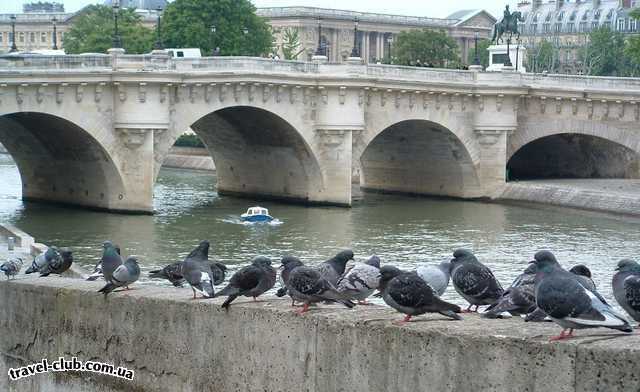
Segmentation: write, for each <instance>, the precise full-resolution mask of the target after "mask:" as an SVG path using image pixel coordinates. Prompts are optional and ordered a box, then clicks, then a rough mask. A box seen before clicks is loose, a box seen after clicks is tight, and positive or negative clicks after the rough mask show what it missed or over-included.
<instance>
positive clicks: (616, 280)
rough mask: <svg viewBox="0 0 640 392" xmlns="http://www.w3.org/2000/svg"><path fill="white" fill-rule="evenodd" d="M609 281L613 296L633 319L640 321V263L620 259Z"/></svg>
mask: <svg viewBox="0 0 640 392" xmlns="http://www.w3.org/2000/svg"><path fill="white" fill-rule="evenodd" d="M616 271H618V272H616V273H615V275H613V279H612V282H611V286H612V287H613V296H614V297H615V298H616V301H618V303H619V304H620V306H622V308H623V309H624V310H625V311H626V312H627V313H628V314H629V316H631V318H633V319H634V320H635V321H638V322H640V265H639V264H638V263H636V262H635V261H632V260H627V259H625V260H621V261H620V262H619V263H618V267H617V268H616Z"/></svg>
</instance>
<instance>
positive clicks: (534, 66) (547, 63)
mask: <svg viewBox="0 0 640 392" xmlns="http://www.w3.org/2000/svg"><path fill="white" fill-rule="evenodd" d="M559 67H560V56H559V51H558V48H556V47H555V46H554V45H553V44H552V43H551V42H549V41H547V40H543V41H541V42H540V43H539V44H538V45H535V46H533V47H532V48H531V49H530V53H529V56H528V61H527V71H529V72H534V73H540V72H550V73H555V72H557V71H558V68H559Z"/></svg>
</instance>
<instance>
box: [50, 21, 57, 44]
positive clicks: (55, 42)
mask: <svg viewBox="0 0 640 392" xmlns="http://www.w3.org/2000/svg"><path fill="white" fill-rule="evenodd" d="M51 21H52V22H53V47H52V49H53V50H58V36H57V34H58V30H57V26H56V22H57V21H58V19H56V18H55V17H54V18H53V19H51Z"/></svg>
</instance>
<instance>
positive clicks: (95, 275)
mask: <svg viewBox="0 0 640 392" xmlns="http://www.w3.org/2000/svg"><path fill="white" fill-rule="evenodd" d="M105 244H110V245H111V246H113V247H114V248H116V252H117V253H118V254H121V253H120V246H118V245H114V244H113V243H112V242H111V241H105V242H103V243H102V247H103V248H104V247H105V246H106V245H105ZM100 278H104V275H103V274H102V259H100V260H98V263H97V264H96V265H95V267H93V272H92V273H91V275H89V276H88V277H87V279H86V280H89V281H94V280H98V279H100Z"/></svg>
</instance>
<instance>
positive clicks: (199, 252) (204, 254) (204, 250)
mask: <svg viewBox="0 0 640 392" xmlns="http://www.w3.org/2000/svg"><path fill="white" fill-rule="evenodd" d="M196 257H199V258H203V259H205V260H206V259H208V258H209V241H207V240H204V241H200V243H199V244H198V246H197V247H196V248H195V249H194V250H192V251H191V253H189V255H187V258H196Z"/></svg>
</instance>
